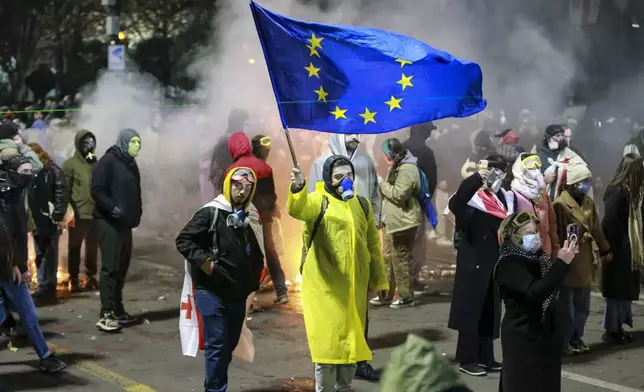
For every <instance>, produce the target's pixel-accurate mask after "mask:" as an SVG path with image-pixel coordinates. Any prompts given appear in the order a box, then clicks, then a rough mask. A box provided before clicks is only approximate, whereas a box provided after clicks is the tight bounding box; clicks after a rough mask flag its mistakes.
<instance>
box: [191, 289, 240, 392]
mask: <svg viewBox="0 0 644 392" xmlns="http://www.w3.org/2000/svg"><path fill="white" fill-rule="evenodd" d="M195 303H196V305H197V309H199V312H200V313H201V318H202V320H203V329H204V343H205V346H206V380H205V382H204V388H205V391H206V392H226V390H227V388H228V367H229V366H230V362H231V361H232V359H233V351H234V350H235V347H237V343H239V336H240V335H241V331H242V327H243V325H244V319H245V318H246V299H245V298H242V299H241V300H238V301H228V300H225V299H223V298H221V297H219V296H217V295H216V294H215V293H213V292H211V291H207V290H197V291H196V292H195Z"/></svg>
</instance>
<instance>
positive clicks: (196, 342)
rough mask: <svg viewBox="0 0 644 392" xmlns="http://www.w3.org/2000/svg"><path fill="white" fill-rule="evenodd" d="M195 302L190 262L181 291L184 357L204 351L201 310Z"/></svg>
mask: <svg viewBox="0 0 644 392" xmlns="http://www.w3.org/2000/svg"><path fill="white" fill-rule="evenodd" d="M194 301H195V299H194V285H193V284H192V277H191V276H190V268H189V265H188V262H186V275H185V277H184V278H183V289H182V290H181V304H180V309H181V312H180V316H179V334H180V335H181V350H182V351H183V355H188V356H191V357H196V356H197V352H198V351H199V350H203V349H204V341H203V325H202V320H201V314H199V309H197V306H196V304H195V302H194Z"/></svg>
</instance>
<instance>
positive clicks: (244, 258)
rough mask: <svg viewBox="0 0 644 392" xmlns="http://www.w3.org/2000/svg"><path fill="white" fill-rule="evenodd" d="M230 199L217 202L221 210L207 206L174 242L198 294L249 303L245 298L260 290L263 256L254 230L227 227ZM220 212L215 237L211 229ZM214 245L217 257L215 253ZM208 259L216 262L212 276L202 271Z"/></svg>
mask: <svg viewBox="0 0 644 392" xmlns="http://www.w3.org/2000/svg"><path fill="white" fill-rule="evenodd" d="M229 177H230V176H228V177H227V178H226V179H224V189H225V188H228V189H230V178H229ZM229 195H230V191H228V196H227V198H224V197H221V196H220V197H218V198H217V199H215V201H220V203H219V205H220V206H223V207H222V208H218V207H213V206H207V207H204V208H201V209H200V210H199V211H197V212H196V213H195V214H194V215H193V217H192V218H191V219H190V221H189V222H188V223H187V224H186V226H185V227H184V228H183V229H182V230H181V232H180V233H179V235H178V236H177V239H176V241H175V242H176V246H177V250H178V251H179V252H180V253H181V254H182V255H183V256H184V257H185V258H186V260H187V261H188V263H190V275H191V276H192V281H193V283H194V285H195V288H196V289H197V290H199V289H202V290H208V291H211V292H213V293H215V294H216V295H217V296H219V297H221V298H224V299H226V300H232V301H246V297H248V295H249V294H250V293H252V292H254V291H256V290H257V289H258V288H259V280H260V276H261V273H262V269H263V268H264V255H263V253H262V250H261V247H260V244H259V242H258V238H257V235H256V234H255V232H254V230H253V228H252V227H250V226H248V227H243V228H240V229H234V228H232V227H230V226H228V225H227V224H226V219H227V218H228V216H229V215H231V214H233V210H232V208H230V202H229V201H228V200H230V196H229ZM217 208H218V209H219V212H218V213H217V222H215V225H216V230H215V234H214V235H213V232H212V231H211V230H210V228H211V227H212V225H213V219H214V217H215V209H217ZM255 214H257V212H255ZM215 241H216V242H215ZM215 243H216V244H217V253H214V251H213V248H214V245H215ZM207 259H211V260H212V261H213V262H214V272H213V273H212V275H208V274H206V273H205V272H204V271H203V269H201V265H202V264H203V262H204V261H206V260H207Z"/></svg>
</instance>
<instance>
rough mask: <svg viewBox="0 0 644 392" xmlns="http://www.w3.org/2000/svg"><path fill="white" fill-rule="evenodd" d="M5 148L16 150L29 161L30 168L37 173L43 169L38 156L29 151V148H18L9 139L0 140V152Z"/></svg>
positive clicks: (21, 146)
mask: <svg viewBox="0 0 644 392" xmlns="http://www.w3.org/2000/svg"><path fill="white" fill-rule="evenodd" d="M5 148H15V149H17V150H18V152H19V153H20V155H22V156H24V157H25V158H27V159H29V162H31V166H32V167H33V169H34V170H36V171H38V170H41V169H42V168H43V164H42V162H40V159H38V156H37V155H36V153H34V152H33V151H31V148H30V147H29V146H27V145H26V144H21V145H20V146H18V145H17V144H16V143H15V142H14V141H13V140H10V139H3V140H0V151H2V150H4V149H5Z"/></svg>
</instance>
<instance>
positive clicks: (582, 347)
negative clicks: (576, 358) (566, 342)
mask: <svg viewBox="0 0 644 392" xmlns="http://www.w3.org/2000/svg"><path fill="white" fill-rule="evenodd" d="M577 344H578V345H579V349H580V350H581V352H582V353H583V354H587V353H589V352H590V347H589V346H588V345H587V344H586V342H584V341H583V340H582V339H579V342H577Z"/></svg>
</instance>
